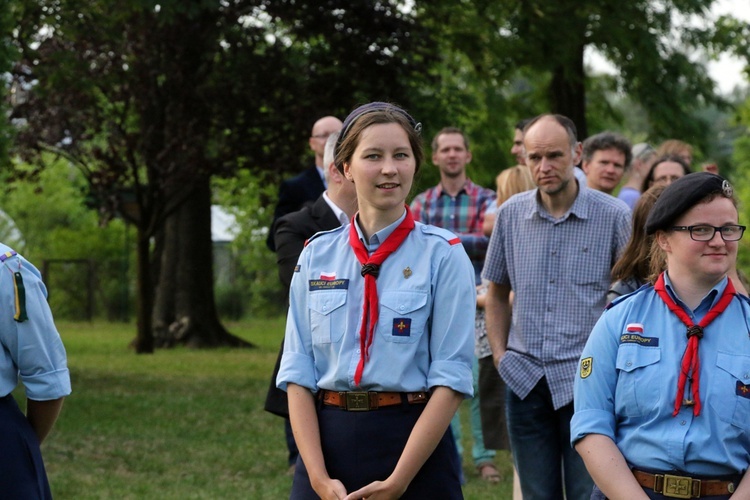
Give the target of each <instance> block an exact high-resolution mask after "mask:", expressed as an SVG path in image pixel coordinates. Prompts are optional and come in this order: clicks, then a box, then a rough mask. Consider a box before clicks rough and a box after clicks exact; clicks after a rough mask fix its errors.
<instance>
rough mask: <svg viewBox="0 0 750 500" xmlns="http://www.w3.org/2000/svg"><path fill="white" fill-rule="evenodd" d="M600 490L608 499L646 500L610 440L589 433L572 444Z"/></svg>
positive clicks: (618, 451)
mask: <svg viewBox="0 0 750 500" xmlns="http://www.w3.org/2000/svg"><path fill="white" fill-rule="evenodd" d="M575 448H576V451H577V452H578V454H579V455H580V456H581V458H582V459H583V462H584V463H585V464H586V469H587V470H588V471H589V474H591V478H592V479H593V480H594V482H595V483H596V485H597V486H598V487H599V489H600V490H602V492H603V493H604V494H605V495H606V496H607V498H609V499H610V500H618V499H623V500H631V499H633V500H635V499H639V498H641V499H648V496H647V495H646V493H645V492H644V491H643V488H641V486H640V485H639V484H638V481H636V480H635V476H633V473H632V472H631V470H630V467H628V464H627V462H626V461H625V457H624V456H623V455H622V453H621V452H620V449H619V448H618V447H617V445H616V444H615V442H614V441H612V439H611V438H610V437H608V436H605V435H603V434H589V435H587V436H586V437H584V438H583V439H581V440H580V441H578V443H576V445H575Z"/></svg>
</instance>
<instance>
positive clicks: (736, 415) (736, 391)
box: [701, 352, 750, 431]
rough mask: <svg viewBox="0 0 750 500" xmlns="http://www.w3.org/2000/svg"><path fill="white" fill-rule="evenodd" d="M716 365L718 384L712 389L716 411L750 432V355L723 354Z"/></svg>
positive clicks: (725, 418)
mask: <svg viewBox="0 0 750 500" xmlns="http://www.w3.org/2000/svg"><path fill="white" fill-rule="evenodd" d="M716 366H717V367H718V370H715V372H716V373H715V377H716V381H715V382H713V383H711V387H710V390H711V394H710V398H711V407H712V409H713V411H714V412H715V413H716V415H718V417H719V418H720V419H721V420H723V421H725V422H727V423H730V424H732V425H735V426H737V427H739V428H741V429H744V430H746V431H750V356H741V355H737V354H730V353H726V352H719V353H717V355H716ZM701 385H703V384H702V383H701Z"/></svg>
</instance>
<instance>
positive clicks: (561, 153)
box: [482, 115, 630, 500]
mask: <svg viewBox="0 0 750 500" xmlns="http://www.w3.org/2000/svg"><path fill="white" fill-rule="evenodd" d="M524 147H525V150H526V164H527V166H528V167H529V168H530V169H531V173H532V176H533V177H534V182H535V184H536V185H537V189H534V190H533V191H528V192H525V193H521V194H517V195H516V196H513V197H512V198H511V199H510V200H508V201H506V202H505V203H503V205H502V206H500V208H499V209H498V212H497V222H496V223H495V229H494V231H493V232H492V237H491V239H490V247H489V250H488V252H487V259H486V262H485V267H484V271H483V273H482V276H483V278H485V279H487V280H489V281H490V285H489V288H488V290H487V296H486V299H485V313H486V318H487V337H488V339H489V341H490V346H491V347H492V355H493V359H494V361H495V365H496V366H497V368H498V370H499V372H500V375H501V376H502V378H503V380H504V381H505V383H506V401H505V404H506V408H507V416H508V433H509V436H510V441H511V447H512V449H513V460H514V463H515V465H516V468H517V469H518V474H519V477H520V480H521V489H522V491H523V497H524V499H525V500H535V499H549V498H562V497H563V495H565V497H566V498H568V499H570V500H573V499H584V498H586V499H588V497H589V496H590V494H591V487H592V485H593V483H592V482H591V479H590V477H589V476H588V474H587V472H586V470H585V467H584V465H583V462H582V461H581V458H580V457H579V456H578V454H577V453H576V452H575V451H574V450H573V449H571V447H570V418H571V417H572V415H573V378H574V375H575V369H576V366H577V363H578V359H579V357H580V353H581V350H583V346H584V344H585V341H586V338H587V337H588V334H589V333H590V331H591V328H592V327H593V325H594V324H595V323H596V320H597V318H598V317H599V315H600V313H601V310H602V309H603V308H604V305H605V299H606V290H607V288H608V287H609V284H610V273H611V270H612V265H613V264H614V262H615V261H616V259H617V257H618V256H619V254H620V252H621V250H622V248H623V247H624V246H625V243H626V241H627V238H628V236H629V234H630V212H629V210H628V208H627V207H626V206H625V204H624V203H622V202H621V201H619V200H617V199H615V198H613V197H611V196H609V195H605V194H604V193H601V192H599V191H596V190H593V189H588V188H586V187H584V186H583V185H582V184H579V181H578V180H577V179H576V177H575V173H574V168H575V167H574V165H575V164H576V163H578V161H579V160H580V156H581V144H580V143H579V142H578V140H577V137H576V128H575V125H574V124H573V122H572V121H571V120H570V119H569V118H567V117H564V116H561V115H542V116H539V117H537V118H535V119H534V120H532V121H531V122H530V123H529V124H528V125H527V127H526V130H525V132H524ZM511 291H513V293H514V296H513V297H514V298H513V307H512V308H511V304H510V293H511Z"/></svg>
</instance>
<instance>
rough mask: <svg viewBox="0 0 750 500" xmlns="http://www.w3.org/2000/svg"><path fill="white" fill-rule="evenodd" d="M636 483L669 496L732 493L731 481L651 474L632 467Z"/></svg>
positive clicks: (701, 495) (704, 495)
mask: <svg viewBox="0 0 750 500" xmlns="http://www.w3.org/2000/svg"><path fill="white" fill-rule="evenodd" d="M633 475H634V476H635V479H636V481H638V484H640V485H641V486H643V487H644V488H648V489H651V490H654V492H656V493H660V494H662V495H664V496H665V497H670V498H700V497H708V496H712V495H727V494H732V493H734V489H735V484H734V482H732V481H721V480H718V479H693V478H691V477H688V476H675V475H671V474H651V473H648V472H643V471H639V470H636V469H633Z"/></svg>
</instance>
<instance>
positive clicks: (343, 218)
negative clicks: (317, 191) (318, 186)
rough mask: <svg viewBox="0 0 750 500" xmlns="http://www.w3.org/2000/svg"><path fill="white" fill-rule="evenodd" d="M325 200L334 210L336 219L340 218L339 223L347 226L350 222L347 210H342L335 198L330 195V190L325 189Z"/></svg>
mask: <svg viewBox="0 0 750 500" xmlns="http://www.w3.org/2000/svg"><path fill="white" fill-rule="evenodd" d="M323 200H325V202H326V203H327V204H328V206H329V207H330V208H331V210H332V211H333V214H334V215H335V216H336V219H338V221H339V223H340V224H341V225H342V226H345V225H346V224H347V223H348V222H349V217H348V216H347V215H346V212H344V211H343V210H341V209H340V208H339V206H338V205H336V204H335V203H334V202H333V200H332V199H331V198H330V197H329V196H328V191H323Z"/></svg>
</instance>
